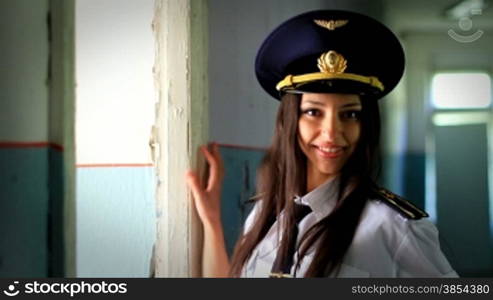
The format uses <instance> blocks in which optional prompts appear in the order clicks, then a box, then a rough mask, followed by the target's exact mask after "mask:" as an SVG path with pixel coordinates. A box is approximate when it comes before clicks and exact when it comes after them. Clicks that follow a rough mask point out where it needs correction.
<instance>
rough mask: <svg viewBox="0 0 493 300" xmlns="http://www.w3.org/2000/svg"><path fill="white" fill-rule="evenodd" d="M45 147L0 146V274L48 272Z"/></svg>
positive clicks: (38, 274)
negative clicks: (11, 147) (19, 147)
mask: <svg viewBox="0 0 493 300" xmlns="http://www.w3.org/2000/svg"><path fill="white" fill-rule="evenodd" d="M48 151H49V150H48V149H47V148H25V149H18V148H13V149H10V148H4V149H0V183H1V188H0V236H1V237H2V238H1V239H0V276H1V277H45V276H47V275H48V242H47V237H48V205H49V190H48V159H47V158H48Z"/></svg>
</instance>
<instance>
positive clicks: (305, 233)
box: [187, 10, 457, 278]
mask: <svg viewBox="0 0 493 300" xmlns="http://www.w3.org/2000/svg"><path fill="white" fill-rule="evenodd" d="M293 41H296V42H293ZM368 45H385V47H374V48H371V47H370V48H369V47H368ZM363 49H364V50H363ZM382 61H386V62H387V63H386V64H384V65H383V64H381V63H380V62H382ZM255 67H256V75H257V79H258V81H259V83H260V85H261V86H262V87H263V88H264V90H265V91H266V92H267V93H268V94H270V95H271V96H272V97H274V98H276V99H278V100H280V105H279V110H278V114H277V120H276V124H275V132H274V137H273V140H272V145H271V146H270V148H269V149H268V150H267V153H266V155H265V157H264V159H263V162H262V164H261V166H260V169H259V171H258V173H259V174H258V175H259V176H258V177H259V181H258V186H257V194H258V196H257V197H255V200H256V201H255V206H254V209H253V211H252V212H251V214H250V215H249V217H248V218H247V220H246V223H245V225H244V232H243V235H241V236H240V238H239V240H238V242H237V244H236V248H235V251H234V254H233V257H232V259H231V262H230V261H229V259H228V256H227V254H226V250H225V244H224V234H223V231H222V226H221V214H220V199H219V198H220V190H221V182H222V178H223V176H224V171H223V163H222V159H221V157H220V155H219V151H218V148H217V146H215V147H212V149H208V148H207V147H202V148H201V150H202V153H203V154H204V155H205V157H206V159H207V161H208V162H209V164H210V176H209V179H208V182H207V184H206V186H205V188H203V187H202V186H201V185H200V183H199V180H198V176H197V174H196V172H194V171H189V172H188V173H187V179H188V185H189V187H190V188H191V190H192V193H193V196H194V200H195V205H196V207H197V211H198V214H199V217H200V219H201V221H202V224H203V225H204V252H203V275H204V276H211V277H222V276H228V275H229V276H234V277H274V278H284V277H300V276H301V277H326V276H329V277H455V276H457V274H456V273H455V271H454V270H453V269H452V267H451V266H450V264H449V263H448V261H447V259H446V258H445V256H444V255H443V253H442V252H441V250H440V245H439V242H438V232H437V230H436V228H435V226H434V225H433V224H432V223H431V222H430V221H428V220H427V219H426V217H427V216H428V215H427V214H426V213H425V212H424V211H422V210H421V209H419V208H417V207H415V206H414V205H413V204H411V203H410V202H408V201H406V200H404V199H402V198H400V197H399V196H397V195H395V194H393V193H391V192H389V191H387V190H386V189H384V188H381V187H379V186H378V185H377V184H376V177H375V170H376V167H377V166H378V160H377V155H376V153H377V147H378V141H379V135H380V114H379V108H378V101H377V100H378V99H380V98H382V97H384V96H385V95H386V94H387V93H389V92H390V91H391V90H392V89H393V88H394V87H395V86H396V85H397V83H398V82H399V80H400V78H401V77H402V74H403V71H404V53H403V49H402V47H401V45H400V43H399V41H398V39H397V38H396V37H395V36H394V34H393V33H392V32H391V31H390V30H389V29H387V28H386V27H385V26H383V25H382V24H380V23H379V22H377V21H375V20H373V19H371V18H369V17H366V16H363V15H360V14H356V13H352V12H347V11H335V10H326V11H313V12H308V13H305V14H302V15H299V16H296V17H294V18H292V19H290V20H288V21H286V22H284V23H283V24H281V25H280V26H279V27H278V28H276V29H275V30H274V31H273V32H272V33H271V34H270V35H269V36H268V37H267V38H266V40H265V41H264V42H263V44H262V45H261V47H260V49H259V51H258V52H257V59H256V63H255Z"/></svg>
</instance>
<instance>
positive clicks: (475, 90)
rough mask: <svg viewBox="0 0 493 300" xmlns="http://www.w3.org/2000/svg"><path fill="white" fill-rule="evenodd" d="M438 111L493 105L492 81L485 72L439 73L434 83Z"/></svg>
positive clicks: (433, 94)
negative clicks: (492, 97)
mask: <svg viewBox="0 0 493 300" xmlns="http://www.w3.org/2000/svg"><path fill="white" fill-rule="evenodd" d="M432 103H433V107H434V108H436V109H474V108H486V107H488V106H490V105H491V79H490V76H489V75H488V74H486V73H483V72H456V73H452V72H450V73H437V74H435V76H434V77H433V81H432Z"/></svg>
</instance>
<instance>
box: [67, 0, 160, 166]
mask: <svg viewBox="0 0 493 300" xmlns="http://www.w3.org/2000/svg"><path fill="white" fill-rule="evenodd" d="M76 5H77V7H76V22H77V23H76V31H77V32H76V45H77V49H76V66H77V68H76V69H77V76H76V77H77V78H76V81H77V108H76V111H77V118H76V119H77V124H76V132H77V163H78V164H98V163H104V164H107V163H149V162H150V160H151V158H150V152H149V146H148V145H149V137H150V128H151V126H152V124H153V121H154V102H155V95H154V86H153V82H154V81H153V80H154V79H153V77H152V67H153V64H154V37H153V35H152V28H151V22H152V17H153V8H154V0H144V1H118V0H83V1H77V4H76Z"/></svg>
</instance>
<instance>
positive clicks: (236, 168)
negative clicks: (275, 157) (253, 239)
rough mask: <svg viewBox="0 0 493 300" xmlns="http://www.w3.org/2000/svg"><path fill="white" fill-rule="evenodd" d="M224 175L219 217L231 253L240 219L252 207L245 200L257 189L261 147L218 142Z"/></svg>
mask: <svg viewBox="0 0 493 300" xmlns="http://www.w3.org/2000/svg"><path fill="white" fill-rule="evenodd" d="M220 152H221V155H222V157H223V160H224V167H225V176H224V183H223V190H222V194H221V201H222V203H221V209H222V210H221V217H222V221H223V229H224V235H225V240H226V249H227V251H228V253H229V254H230V255H231V254H232V252H233V249H234V246H235V243H236V240H237V239H238V236H239V235H240V234H241V231H242V228H243V223H244V221H245V219H246V217H247V216H248V213H249V212H250V210H251V208H252V206H253V205H252V204H251V203H249V202H247V201H248V199H250V198H251V197H252V196H253V195H255V190H256V172H257V168H258V166H259V165H260V162H261V160H262V157H263V156H264V151H262V150H254V149H245V148H239V147H227V146H221V147H220Z"/></svg>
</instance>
